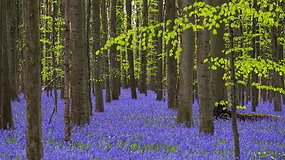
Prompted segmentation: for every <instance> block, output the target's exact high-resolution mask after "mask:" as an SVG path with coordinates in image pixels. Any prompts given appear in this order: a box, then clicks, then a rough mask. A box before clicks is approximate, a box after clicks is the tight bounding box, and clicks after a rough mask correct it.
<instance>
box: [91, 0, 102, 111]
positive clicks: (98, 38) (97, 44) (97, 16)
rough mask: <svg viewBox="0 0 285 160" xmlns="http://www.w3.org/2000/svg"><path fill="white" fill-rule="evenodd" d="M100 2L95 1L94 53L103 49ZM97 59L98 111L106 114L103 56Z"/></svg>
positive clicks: (95, 57)
mask: <svg viewBox="0 0 285 160" xmlns="http://www.w3.org/2000/svg"><path fill="white" fill-rule="evenodd" d="M100 2H101V1H100V0H93V20H94V23H93V32H94V37H93V39H94V53H95V52H96V51H97V50H99V49H100V48H101V18H100V17H101V16H100V14H101V12H100ZM102 5H104V4H102ZM94 59H95V67H94V69H95V71H94V79H95V82H94V83H95V96H96V111H97V112H104V101H103V94H102V76H101V74H102V67H101V66H102V61H103V57H102V55H101V54H100V55H97V54H94Z"/></svg>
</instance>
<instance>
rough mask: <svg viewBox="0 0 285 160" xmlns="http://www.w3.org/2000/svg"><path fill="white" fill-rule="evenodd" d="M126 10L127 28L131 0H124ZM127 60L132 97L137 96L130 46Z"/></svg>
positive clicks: (128, 25)
mask: <svg viewBox="0 0 285 160" xmlns="http://www.w3.org/2000/svg"><path fill="white" fill-rule="evenodd" d="M126 12H127V30H131V29H132V0H126ZM129 43H130V44H131V43H132V35H131V37H130V38H129ZM127 53H128V61H129V73H130V86H131V93H132V98H133V99H136V98H137V91H136V85H135V83H136V82H135V71H134V53H133V50H132V49H131V48H128V50H127Z"/></svg>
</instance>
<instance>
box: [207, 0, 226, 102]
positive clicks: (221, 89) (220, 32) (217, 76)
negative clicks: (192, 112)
mask: <svg viewBox="0 0 285 160" xmlns="http://www.w3.org/2000/svg"><path fill="white" fill-rule="evenodd" d="M223 3H225V0H219V1H210V4H211V5H212V6H213V7H215V6H219V5H222V4H223ZM224 33H225V25H224V24H220V28H217V34H216V35H214V34H211V47H210V49H211V57H213V58H215V57H218V58H225V56H224V53H223V50H224V49H225V41H224V39H223V37H224ZM224 73H225V71H224V69H222V68H220V67H218V68H217V70H211V71H210V82H211V83H210V84H211V89H212V93H213V95H212V101H213V102H212V106H214V104H215V103H216V102H220V101H222V100H225V81H224V80H223V76H224Z"/></svg>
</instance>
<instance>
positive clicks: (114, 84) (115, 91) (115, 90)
mask: <svg viewBox="0 0 285 160" xmlns="http://www.w3.org/2000/svg"><path fill="white" fill-rule="evenodd" d="M110 4H111V6H110V10H111V14H110V37H111V38H115V37H116V36H117V29H116V27H117V22H116V21H117V15H116V8H117V0H112V1H111V3H110ZM117 52H118V51H117V49H116V45H112V46H111V48H110V63H111V75H112V76H111V88H112V89H111V90H112V99H114V100H119V93H120V91H119V90H120V86H119V83H118V82H119V67H118V63H119V62H118V57H117V56H118V54H117Z"/></svg>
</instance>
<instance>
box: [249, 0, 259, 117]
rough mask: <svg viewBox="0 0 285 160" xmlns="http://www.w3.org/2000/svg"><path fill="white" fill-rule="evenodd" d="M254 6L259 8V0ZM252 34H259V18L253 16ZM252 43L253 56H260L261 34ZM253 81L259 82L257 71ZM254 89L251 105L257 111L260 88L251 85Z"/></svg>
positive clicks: (255, 1) (254, 2)
mask: <svg viewBox="0 0 285 160" xmlns="http://www.w3.org/2000/svg"><path fill="white" fill-rule="evenodd" d="M253 8H255V9H256V10H258V6H257V0H253ZM252 32H253V33H252V34H258V33H259V32H258V26H257V18H253V21H252ZM252 45H253V47H252V48H253V51H252V52H253V53H252V58H257V57H258V56H259V52H260V46H259V36H257V37H254V38H253V40H252ZM252 82H255V83H258V77H257V74H256V73H254V72H253V73H252ZM251 89H252V99H251V100H252V106H251V111H253V112H256V107H257V105H258V89H257V88H256V87H251Z"/></svg>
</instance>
